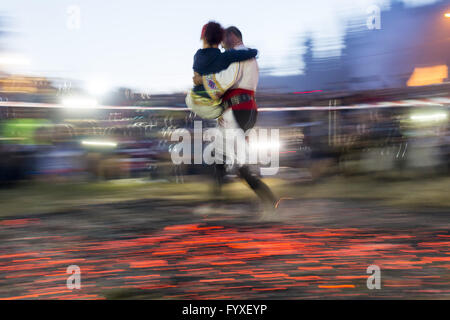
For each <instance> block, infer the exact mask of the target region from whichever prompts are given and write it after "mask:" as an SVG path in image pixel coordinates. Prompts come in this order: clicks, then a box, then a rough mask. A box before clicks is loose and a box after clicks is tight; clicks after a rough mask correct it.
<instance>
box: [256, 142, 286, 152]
mask: <svg viewBox="0 0 450 320" xmlns="http://www.w3.org/2000/svg"><path fill="white" fill-rule="evenodd" d="M280 148H281V143H280V142H279V141H267V142H256V143H251V144H250V150H251V151H259V150H262V151H266V150H280Z"/></svg>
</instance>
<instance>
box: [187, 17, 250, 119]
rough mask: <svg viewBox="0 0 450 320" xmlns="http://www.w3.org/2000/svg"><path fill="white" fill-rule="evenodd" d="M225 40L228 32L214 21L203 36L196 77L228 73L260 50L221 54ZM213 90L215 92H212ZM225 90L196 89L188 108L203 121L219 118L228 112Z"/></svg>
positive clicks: (190, 94)
mask: <svg viewBox="0 0 450 320" xmlns="http://www.w3.org/2000/svg"><path fill="white" fill-rule="evenodd" d="M223 36H224V30H223V28H222V26H221V25H220V24H218V23H216V22H213V21H210V22H208V23H207V24H206V25H204V26H203V29H202V34H201V40H203V49H199V50H198V51H197V53H196V54H195V56H194V66H193V69H194V73H195V74H198V75H201V76H203V75H209V74H211V75H212V74H214V73H218V72H220V71H222V70H225V69H227V68H228V67H229V66H230V64H232V63H234V62H241V61H245V60H250V59H253V58H255V57H256V56H257V54H258V50H256V49H249V50H233V49H231V50H227V51H224V52H221V51H220V49H219V44H220V43H221V42H222V40H223ZM204 81H208V79H207V78H205V80H204ZM213 83H214V82H212V84H213ZM211 87H212V89H213V90H211ZM205 88H207V89H205ZM214 89H217V90H214ZM221 89H222V90H221ZM225 90H226V89H223V88H215V87H214V86H211V85H208V86H205V85H203V84H202V85H196V86H194V88H193V89H191V90H190V91H189V92H188V95H187V97H186V104H187V106H188V107H189V108H190V109H191V110H192V111H193V112H195V113H197V114H198V115H199V116H201V117H202V118H208V119H215V118H218V117H219V116H220V115H221V114H222V113H223V111H224V109H223V107H222V106H221V102H222V100H221V99H220V97H219V94H218V92H219V93H220V94H223V93H224V91H225Z"/></svg>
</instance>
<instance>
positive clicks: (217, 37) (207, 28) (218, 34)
mask: <svg viewBox="0 0 450 320" xmlns="http://www.w3.org/2000/svg"><path fill="white" fill-rule="evenodd" d="M223 35H224V30H223V28H222V26H221V25H220V24H219V23H217V22H214V21H210V22H208V23H207V24H205V25H204V26H203V29H202V35H201V39H204V40H205V41H206V42H207V43H208V44H209V45H218V44H220V43H221V42H222V40H223Z"/></svg>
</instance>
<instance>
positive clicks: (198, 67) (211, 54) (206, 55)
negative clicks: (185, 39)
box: [193, 48, 258, 98]
mask: <svg viewBox="0 0 450 320" xmlns="http://www.w3.org/2000/svg"><path fill="white" fill-rule="evenodd" d="M257 54H258V50H256V49H248V50H234V49H231V50H227V51H224V52H221V51H220V50H219V49H218V48H206V49H199V50H198V51H197V53H196V54H195V56H194V67H193V68H194V71H195V72H197V73H199V74H200V75H202V76H203V75H206V74H212V73H218V72H220V71H222V70H225V69H227V68H228V67H229V66H230V64H232V63H234V62H240V61H245V60H249V59H253V58H255V57H256V55H257ZM194 92H195V93H197V94H199V95H201V96H204V97H206V98H209V95H208V94H207V93H206V91H205V88H204V86H203V85H199V86H194Z"/></svg>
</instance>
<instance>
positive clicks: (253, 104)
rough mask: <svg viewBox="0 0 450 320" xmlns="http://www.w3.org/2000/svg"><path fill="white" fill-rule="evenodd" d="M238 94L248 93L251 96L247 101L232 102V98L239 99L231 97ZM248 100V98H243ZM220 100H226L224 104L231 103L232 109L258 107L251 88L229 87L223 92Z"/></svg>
mask: <svg viewBox="0 0 450 320" xmlns="http://www.w3.org/2000/svg"><path fill="white" fill-rule="evenodd" d="M240 95H248V96H250V97H251V99H250V100H249V101H245V102H240V103H237V104H235V103H233V100H235V101H236V100H239V99H232V98H233V97H237V96H240ZM244 100H248V99H244ZM222 101H224V102H226V104H228V105H231V108H232V109H233V110H252V109H258V107H257V105H256V101H255V92H254V91H251V90H245V89H231V90H228V91H227V92H225V94H224V95H223V97H222Z"/></svg>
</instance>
